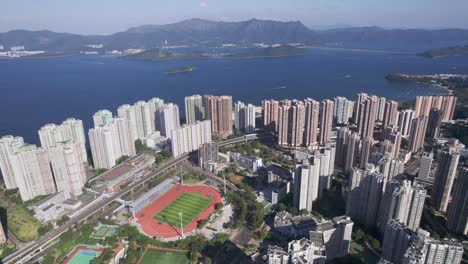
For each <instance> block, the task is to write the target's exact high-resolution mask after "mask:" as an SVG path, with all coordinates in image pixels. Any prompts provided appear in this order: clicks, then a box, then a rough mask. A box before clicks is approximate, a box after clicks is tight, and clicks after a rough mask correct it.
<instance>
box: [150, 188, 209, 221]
mask: <svg viewBox="0 0 468 264" xmlns="http://www.w3.org/2000/svg"><path fill="white" fill-rule="evenodd" d="M212 202H213V200H212V199H211V198H208V197H205V196H202V195H200V194H196V193H189V192H185V193H183V194H182V195H180V196H179V197H177V199H176V200H174V201H173V202H172V203H170V204H169V205H168V206H166V207H165V208H164V209H163V210H162V211H160V212H159V213H157V214H156V215H154V217H153V218H154V219H156V220H158V221H160V222H163V223H167V224H170V225H172V226H175V227H178V228H179V227H180V216H179V213H180V212H182V216H183V217H182V226H183V227H186V226H187V225H188V224H190V223H191V222H192V221H193V220H195V218H197V216H198V215H200V213H201V212H203V211H204V210H205V209H206V208H207V207H208V206H209V205H210V204H211V203H212Z"/></svg>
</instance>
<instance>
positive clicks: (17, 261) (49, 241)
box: [3, 133, 271, 264]
mask: <svg viewBox="0 0 468 264" xmlns="http://www.w3.org/2000/svg"><path fill="white" fill-rule="evenodd" d="M263 137H271V134H267V133H265V134H250V135H246V136H242V137H238V138H233V139H228V140H225V141H222V142H220V143H219V144H218V145H219V146H221V147H222V146H226V145H232V144H237V143H242V142H247V141H250V140H256V139H259V138H263ZM188 157H189V155H188V154H184V155H182V156H180V157H177V158H171V159H170V160H168V161H167V162H166V163H165V164H164V165H163V166H162V167H160V168H159V169H157V170H156V171H154V172H150V173H148V174H147V175H145V176H143V177H141V178H140V179H138V180H137V181H136V182H135V183H134V184H131V185H130V186H128V187H127V188H125V189H122V190H120V191H118V192H117V193H115V194H112V195H107V196H102V197H103V198H102V199H100V200H99V201H98V202H96V203H95V204H93V205H91V206H89V207H87V208H86V209H85V210H84V211H82V212H80V214H77V215H75V216H74V217H72V218H71V219H70V220H68V222H66V223H65V224H63V225H62V226H60V227H58V228H56V229H54V230H52V231H50V232H49V233H47V234H45V235H43V236H42V237H41V238H39V239H38V240H36V241H33V242H31V243H30V244H28V245H26V246H24V247H22V248H20V249H18V250H17V251H15V252H13V253H12V254H10V255H9V256H7V257H5V258H4V259H3V263H4V264H24V263H28V262H29V261H30V260H31V259H33V258H34V257H36V256H38V255H39V254H41V252H42V251H44V250H46V249H48V248H50V247H51V246H53V245H55V244H56V243H57V241H56V240H57V239H58V238H59V237H60V236H61V235H62V234H63V233H65V232H66V231H67V230H69V229H70V228H72V227H74V226H75V225H76V224H78V223H82V222H85V221H86V220H87V219H88V218H89V217H90V216H92V215H94V214H95V213H96V212H99V211H104V210H105V209H106V207H107V206H109V205H110V204H112V203H113V202H116V200H119V201H120V202H124V200H123V199H121V197H122V196H124V195H126V194H128V193H130V192H131V191H133V190H134V189H135V188H137V187H140V186H142V185H143V184H145V183H146V182H147V181H149V180H151V179H153V178H154V177H156V176H158V175H160V174H162V173H163V172H165V171H166V170H168V169H170V168H172V167H173V166H175V165H177V164H178V163H180V162H182V161H184V160H186V159H187V158H188ZM124 204H125V203H124Z"/></svg>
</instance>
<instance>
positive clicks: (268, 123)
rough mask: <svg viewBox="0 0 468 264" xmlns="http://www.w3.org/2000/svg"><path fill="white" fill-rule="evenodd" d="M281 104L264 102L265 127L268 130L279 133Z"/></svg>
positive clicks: (271, 101)
mask: <svg viewBox="0 0 468 264" xmlns="http://www.w3.org/2000/svg"><path fill="white" fill-rule="evenodd" d="M278 111H279V102H278V101H276V100H273V99H271V100H263V101H262V115H263V126H264V127H265V129H266V130H269V131H273V132H277V131H278Z"/></svg>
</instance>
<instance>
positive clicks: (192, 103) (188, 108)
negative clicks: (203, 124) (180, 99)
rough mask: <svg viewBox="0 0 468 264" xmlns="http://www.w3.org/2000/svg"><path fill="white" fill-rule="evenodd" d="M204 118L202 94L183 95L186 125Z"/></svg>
mask: <svg viewBox="0 0 468 264" xmlns="http://www.w3.org/2000/svg"><path fill="white" fill-rule="evenodd" d="M204 118H205V108H204V107H203V96H201V95H198V94H197V95H192V96H186V97H185V119H186V120H187V125H191V124H194V123H195V122H197V121H202V120H204Z"/></svg>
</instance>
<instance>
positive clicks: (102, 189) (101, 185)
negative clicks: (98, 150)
mask: <svg viewBox="0 0 468 264" xmlns="http://www.w3.org/2000/svg"><path fill="white" fill-rule="evenodd" d="M154 161H155V159H154V157H153V156H148V155H139V156H136V157H133V158H131V159H128V160H126V161H124V162H122V163H121V164H120V165H118V166H116V167H114V168H112V169H111V170H109V171H107V172H104V173H103V174H101V175H99V176H98V177H96V178H95V179H93V180H92V181H91V189H93V190H94V191H96V192H99V193H113V192H116V191H119V190H120V188H121V186H122V185H125V184H128V183H131V182H132V181H133V180H134V179H135V178H139V177H141V176H143V175H145V174H146V173H147V172H148V171H149V170H150V167H151V165H152V164H153V163H154Z"/></svg>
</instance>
